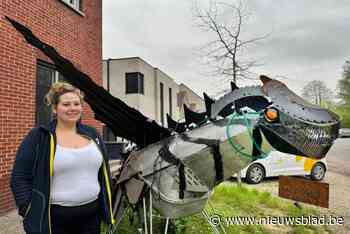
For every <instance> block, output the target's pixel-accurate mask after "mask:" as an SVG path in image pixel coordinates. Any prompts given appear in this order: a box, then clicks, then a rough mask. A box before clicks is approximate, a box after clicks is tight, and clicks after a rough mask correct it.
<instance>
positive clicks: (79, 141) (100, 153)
mask: <svg viewBox="0 0 350 234" xmlns="http://www.w3.org/2000/svg"><path fill="white" fill-rule="evenodd" d="M45 99H46V103H47V104H48V105H50V106H51V108H52V111H53V113H54V115H55V116H56V117H55V118H54V120H53V121H52V122H51V123H50V124H49V125H48V126H46V127H44V126H40V127H37V128H34V129H32V130H31V131H30V132H29V134H28V135H27V136H26V137H25V139H24V140H23V142H22V144H21V146H20V147H19V149H18V152H17V156H16V161H15V164H14V167H13V171H12V177H11V188H12V192H13V194H14V197H15V200H16V204H17V207H18V210H19V214H20V215H21V216H23V218H24V219H23V225H24V229H25V231H26V232H27V233H36V234H38V233H40V234H71V233H72V234H80V233H81V234H97V233H100V230H101V226H103V227H106V226H107V225H110V224H113V223H114V219H113V215H112V204H111V199H112V198H111V191H110V172H109V167H108V158H107V154H106V148H105V145H104V144H103V141H102V140H101V137H100V136H99V135H98V134H97V133H96V130H95V129H93V128H92V127H89V126H86V125H83V124H81V123H80V119H81V114H82V104H83V96H82V94H81V93H80V91H79V90H78V89H76V88H75V87H73V86H71V85H69V84H68V83H56V84H54V85H53V86H52V87H51V89H50V91H49V93H48V94H47V95H46V97H45Z"/></svg>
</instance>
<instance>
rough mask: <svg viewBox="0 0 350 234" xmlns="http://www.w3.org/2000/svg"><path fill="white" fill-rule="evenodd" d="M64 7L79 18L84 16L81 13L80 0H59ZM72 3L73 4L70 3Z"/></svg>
mask: <svg viewBox="0 0 350 234" xmlns="http://www.w3.org/2000/svg"><path fill="white" fill-rule="evenodd" d="M59 1H60V2H62V3H63V4H65V5H66V6H68V7H69V8H70V9H72V10H74V11H75V12H77V13H78V14H80V15H81V16H85V14H84V12H83V11H82V5H83V4H82V0H59ZM71 1H73V3H71Z"/></svg>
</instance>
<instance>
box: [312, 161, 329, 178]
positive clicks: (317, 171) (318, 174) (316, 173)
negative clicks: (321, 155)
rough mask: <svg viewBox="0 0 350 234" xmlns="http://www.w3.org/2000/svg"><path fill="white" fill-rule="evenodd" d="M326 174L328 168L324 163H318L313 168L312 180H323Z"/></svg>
mask: <svg viewBox="0 0 350 234" xmlns="http://www.w3.org/2000/svg"><path fill="white" fill-rule="evenodd" d="M325 175H326V168H325V166H324V165H323V164H322V163H316V164H315V165H314V166H313V167H312V169H311V174H310V176H311V179H312V180H317V181H320V180H323V178H324V176H325Z"/></svg>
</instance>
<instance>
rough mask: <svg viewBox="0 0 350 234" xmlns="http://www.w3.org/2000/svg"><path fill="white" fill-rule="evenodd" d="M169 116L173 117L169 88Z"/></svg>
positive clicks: (171, 97)
mask: <svg viewBox="0 0 350 234" xmlns="http://www.w3.org/2000/svg"><path fill="white" fill-rule="evenodd" d="M169 115H170V117H172V116H173V96H172V92H171V88H169Z"/></svg>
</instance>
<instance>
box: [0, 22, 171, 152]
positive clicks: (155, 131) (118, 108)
mask: <svg viewBox="0 0 350 234" xmlns="http://www.w3.org/2000/svg"><path fill="white" fill-rule="evenodd" d="M5 17H6V19H7V20H8V21H9V22H10V23H11V24H12V25H13V26H14V27H15V29H16V30H17V31H18V32H20V33H21V34H22V35H23V36H24V38H25V39H26V41H27V42H28V43H29V44H31V45H32V46H34V47H36V48H38V49H39V50H41V51H42V52H43V53H44V54H45V55H46V56H48V57H49V58H50V59H51V60H52V61H53V62H54V64H55V66H56V68H57V71H59V72H60V73H61V74H62V75H63V76H64V77H65V78H66V80H67V81H68V82H69V83H71V84H72V85H73V86H75V87H77V88H79V89H80V90H81V91H83V92H84V93H85V100H86V102H87V103H89V105H90V107H91V109H92V110H93V111H94V113H95V118H96V119H97V120H100V121H101V122H103V123H104V124H106V125H107V126H108V127H109V128H110V129H111V130H112V131H113V133H114V134H115V135H117V136H120V137H123V138H125V139H128V140H130V141H132V142H135V143H136V144H137V145H138V146H139V147H140V148H143V147H145V146H147V145H149V144H152V143H155V142H157V141H159V140H161V139H164V138H166V137H168V136H170V130H168V129H167V128H164V127H161V126H160V125H158V124H157V123H156V122H155V121H154V120H150V119H148V118H147V117H146V116H144V115H143V114H141V113H140V112H139V111H137V110H136V109H134V108H131V107H129V106H128V105H127V104H125V103H124V102H123V101H122V100H120V99H118V98H116V97H114V96H112V95H111V94H110V93H109V92H108V91H106V90H105V89H104V88H103V87H101V86H99V85H97V84H96V83H95V82H94V81H93V80H92V79H91V78H90V77H89V76H88V75H86V74H85V73H83V72H81V71H79V70H78V69H77V68H76V67H75V66H74V65H73V64H72V62H70V61H69V60H68V59H66V58H64V57H63V56H61V55H60V54H59V53H58V52H57V51H56V50H55V48H54V47H52V46H50V45H48V44H46V43H44V42H42V41H41V40H40V39H39V38H38V37H37V36H35V35H34V34H33V32H32V31H31V30H30V29H28V28H27V27H25V26H24V25H22V24H20V23H18V22H16V21H14V20H13V19H10V18H9V17H7V16H5Z"/></svg>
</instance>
